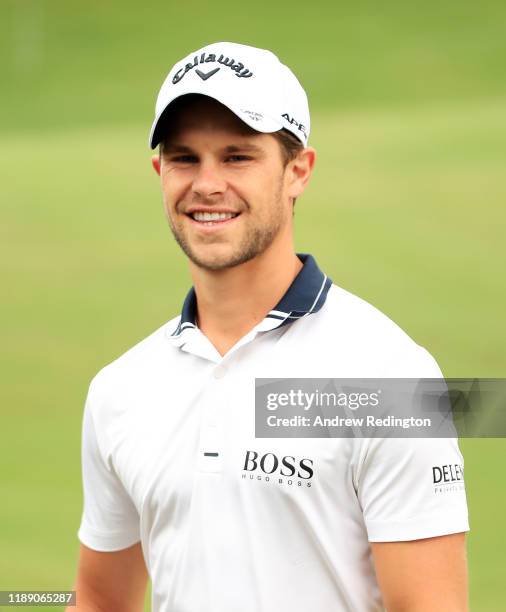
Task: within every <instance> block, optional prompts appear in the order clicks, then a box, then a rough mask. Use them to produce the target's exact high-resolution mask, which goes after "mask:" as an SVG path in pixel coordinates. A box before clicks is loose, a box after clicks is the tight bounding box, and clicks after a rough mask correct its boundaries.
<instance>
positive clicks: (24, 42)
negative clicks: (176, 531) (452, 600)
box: [0, 0, 506, 612]
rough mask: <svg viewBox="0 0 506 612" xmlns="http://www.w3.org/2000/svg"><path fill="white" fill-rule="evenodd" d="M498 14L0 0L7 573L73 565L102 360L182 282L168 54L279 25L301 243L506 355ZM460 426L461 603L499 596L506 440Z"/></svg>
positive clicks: (450, 331) (396, 300)
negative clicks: (157, 119)
mask: <svg viewBox="0 0 506 612" xmlns="http://www.w3.org/2000/svg"><path fill="white" fill-rule="evenodd" d="M505 24H506V4H505V3H504V2H499V1H487V0H484V1H481V2H480V3H476V2H465V1H464V2H457V1H449V0H440V1H439V2H431V1H429V2H425V3H423V4H422V3H410V2H405V1H404V2H401V1H400V0H395V1H385V2H382V3H378V2H373V1H366V2H357V1H356V2H345V3H337V2H330V1H328V2H323V1H316V2H311V3H309V2H296V1H292V2H289V3H288V2H280V3H275V2H272V0H271V1H266V0H257V1H256V2H254V3H251V2H250V3H239V2H237V3H231V2H225V1H224V0H215V1H214V2H209V3H207V2H201V1H199V0H195V1H193V2H190V3H188V4H186V3H182V2H171V1H165V2H160V1H152V2H149V1H145V2H134V1H125V0H123V1H122V2H119V1H115V0H110V1H107V0H101V1H99V0H87V1H86V2H84V1H83V0H75V1H73V2H68V1H63V0H54V1H50V0H46V1H44V0H39V1H36V0H2V2H1V4H0V73H1V83H0V168H1V180H0V204H1V215H2V217H1V225H0V231H1V246H0V248H1V259H0V261H1V264H0V265H1V272H2V283H1V286H2V290H3V291H2V293H3V295H2V300H1V306H0V308H1V318H0V320H1V337H2V352H1V360H2V361H1V369H2V389H1V398H0V400H1V403H0V410H1V419H0V427H1V430H0V431H1V438H0V470H1V474H0V590H2V589H3V590H5V589H66V588H70V587H71V585H72V581H73V578H74V574H75V561H76V554H77V548H78V542H77V538H76V531H77V528H78V525H79V520H80V513H81V503H82V497H81V482H80V457H79V447H80V427H81V416H82V406H83V401H84V397H85V394H86V391H87V385H88V382H89V380H90V378H91V377H92V376H93V375H94V373H95V372H96V371H97V370H98V369H99V368H101V367H102V366H103V365H105V364H106V363H108V362H109V361H111V360H112V359H114V358H115V357H116V356H118V355H119V354H121V353H122V352H123V351H124V350H126V349H127V348H128V347H130V346H131V345H133V344H134V343H136V342H137V341H138V340H140V339H141V338H142V337H144V336H145V335H147V334H148V333H149V332H150V331H152V330H154V329H155V328H157V327H158V326H159V325H161V324H162V323H163V322H164V321H166V320H168V319H169V318H171V317H172V316H174V315H175V314H177V312H178V311H179V308H180V305H181V301H182V299H183V297H184V295H185V293H186V290H187V289H188V286H189V276H188V274H187V269H186V265H185V260H184V258H183V257H182V255H181V254H180V253H179V250H178V248H177V246H176V245H175V243H174V241H173V240H172V237H171V235H170V232H169V230H168V228H167V227H166V223H165V219H164V216H163V212H162V207H161V198H160V195H159V186H158V183H157V180H156V177H155V175H154V174H153V172H152V170H151V168H150V161H149V158H150V151H149V149H148V146H147V138H148V133H149V128H150V123H151V118H152V113H153V107H154V99H155V96H156V93H157V91H158V88H159V86H160V84H161V82H162V80H163V78H164V77H165V75H166V72H167V71H168V69H169V68H170V66H171V65H172V64H173V63H174V62H175V61H176V60H178V59H179V58H180V57H181V56H182V55H184V54H186V53H187V52H190V51H191V50H193V49H196V48H198V47H200V46H202V45H204V44H205V43H208V42H212V41H217V40H232V41H236V42H244V43H248V44H254V45H256V46H261V47H267V48H270V49H272V50H273V51H275V52H276V53H277V54H278V55H279V56H280V57H281V59H282V60H284V61H285V62H286V63H288V64H289V65H290V66H291V67H292V68H293V70H294V71H295V72H296V74H297V75H298V76H299V78H300V80H301V81H302V82H303V84H304V86H305V87H306V89H307V91H308V94H309V98H310V104H311V108H312V120H313V132H312V137H311V141H312V144H313V146H315V147H316V148H317V150H318V153H319V163H318V166H317V170H316V172H315V176H314V179H313V182H312V184H311V185H310V187H309V189H308V191H307V194H305V195H304V197H303V198H302V199H300V200H299V201H298V203H297V209H296V224H297V234H296V240H297V248H298V250H299V251H309V252H313V253H314V254H315V255H316V256H317V259H318V261H319V263H320V265H321V266H322V267H323V269H325V270H326V271H327V273H328V274H329V275H330V276H331V277H332V278H333V280H334V281H335V282H336V283H338V284H340V285H341V286H343V287H345V288H347V289H348V290H350V291H353V292H355V293H357V294H358V295H360V296H361V297H363V298H365V299H367V300H368V301H370V302H372V303H373V304H375V305H376V306H377V307H379V308H380V309H381V310H383V311H384V312H385V313H386V314H388V315H389V316H390V317H391V318H393V319H394V320H395V321H397V323H399V324H400V325H401V326H402V327H403V328H404V329H405V330H406V331H407V332H408V333H409V334H410V335H411V336H412V337H413V338H414V339H415V340H416V341H417V342H418V343H420V344H422V345H424V346H426V347H427V348H428V349H429V350H430V351H431V352H432V353H433V354H434V356H435V357H436V358H437V359H438V361H439V363H440V365H441V367H442V369H443V371H444V373H445V374H446V375H447V376H450V377H474V376H497V377H501V376H504V375H505V366H506V360H505V344H506V326H505V324H504V312H505V311H506V290H505V283H504V268H505V264H506V245H505V240H504V227H505V221H506V212H505V202H506V181H505V179H504V174H505V167H506V111H505V102H506V81H505V78H504V74H505V68H506V26H505ZM461 447H462V449H463V452H464V455H465V460H466V481H467V491H468V499H469V506H470V513H471V525H472V532H471V534H470V536H469V540H468V542H469V546H468V550H469V559H470V579H471V604H472V605H471V609H472V610H478V611H480V612H481V611H483V612H489V611H494V612H495V611H498V610H502V609H504V608H503V605H504V603H503V598H504V595H505V588H504V571H505V569H506V564H505V562H504V548H505V546H506V537H505V536H504V532H503V524H502V521H503V520H504V515H505V512H506V491H505V478H504V451H505V448H506V445H505V443H504V441H503V440H493V439H489V440H464V441H463V442H462V443H461ZM46 609H51V608H46ZM54 609H56V608H54ZM147 609H148V608H147Z"/></svg>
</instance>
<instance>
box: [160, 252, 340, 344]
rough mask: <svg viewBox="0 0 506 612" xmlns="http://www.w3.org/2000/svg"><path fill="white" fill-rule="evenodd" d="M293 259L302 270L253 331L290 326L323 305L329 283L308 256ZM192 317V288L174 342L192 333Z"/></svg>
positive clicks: (175, 331)
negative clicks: (299, 262) (186, 333)
mask: <svg viewBox="0 0 506 612" xmlns="http://www.w3.org/2000/svg"><path fill="white" fill-rule="evenodd" d="M297 257H298V258H299V259H300V260H301V262H302V263H303V266H302V269H301V270H300V271H299V273H298V274H297V276H296V277H295V279H294V280H293V282H292V284H291V285H290V286H289V287H288V289H287V291H286V293H285V295H284V296H283V297H282V298H281V300H280V301H279V302H278V303H277V304H276V306H275V307H274V308H273V309H272V310H270V311H269V312H268V313H267V314H266V315H265V318H264V319H263V321H261V322H260V323H259V324H258V325H257V326H256V330H257V331H268V330H271V329H275V328H276V327H282V326H283V325H288V324H289V323H293V322H294V321H295V320H296V319H300V318H302V317H306V316H308V315H310V314H313V313H315V312H318V311H319V310H320V308H321V307H322V306H323V304H324V303H325V300H326V299H327V293H328V291H329V289H330V287H331V285H332V280H331V279H330V278H329V277H328V276H327V275H326V274H324V273H323V272H322V271H321V270H320V268H319V267H318V264H317V263H316V261H315V259H314V258H313V257H312V256H311V255H308V254H304V253H298V254H297ZM196 315H197V296H196V294H195V289H194V288H193V287H192V288H191V289H190V291H189V292H188V294H187V296H186V298H185V301H184V303H183V309H182V311H181V317H180V318H179V321H178V323H177V326H176V329H175V330H174V331H173V332H172V334H171V336H172V337H173V338H178V337H180V336H181V335H182V334H183V332H184V331H185V330H186V329H194V328H195V327H196Z"/></svg>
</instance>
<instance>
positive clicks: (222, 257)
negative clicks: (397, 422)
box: [186, 251, 258, 272]
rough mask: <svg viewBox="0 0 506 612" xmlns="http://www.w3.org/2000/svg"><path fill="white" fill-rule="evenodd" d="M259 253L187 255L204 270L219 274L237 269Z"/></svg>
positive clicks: (191, 253)
mask: <svg viewBox="0 0 506 612" xmlns="http://www.w3.org/2000/svg"><path fill="white" fill-rule="evenodd" d="M257 254H258V253H257V252H256V251H244V252H241V253H214V254H210V253H205V254H200V253H195V252H190V253H188V252H187V253H186V255H187V256H188V258H189V259H190V261H191V262H192V263H193V264H194V265H195V266H197V267H198V268H200V269H202V270H207V271H209V272H219V271H220V270H228V269H231V268H236V267H237V266H240V265H241V264H243V263H246V262H247V261H250V260H251V259H253V257H255V256H256V255H257Z"/></svg>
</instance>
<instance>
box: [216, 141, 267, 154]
mask: <svg viewBox="0 0 506 612" xmlns="http://www.w3.org/2000/svg"><path fill="white" fill-rule="evenodd" d="M224 151H225V153H240V152H250V153H261V152H262V148H261V147H259V146H257V145H255V144H253V143H250V142H244V143H242V144H237V145H229V146H228V147H225V149H224Z"/></svg>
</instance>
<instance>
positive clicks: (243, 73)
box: [172, 53, 253, 85]
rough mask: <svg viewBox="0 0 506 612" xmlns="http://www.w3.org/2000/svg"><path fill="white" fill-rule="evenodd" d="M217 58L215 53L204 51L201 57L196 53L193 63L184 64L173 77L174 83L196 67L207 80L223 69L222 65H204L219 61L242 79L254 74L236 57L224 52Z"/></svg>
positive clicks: (203, 78) (197, 71)
mask: <svg viewBox="0 0 506 612" xmlns="http://www.w3.org/2000/svg"><path fill="white" fill-rule="evenodd" d="M216 58H217V55H216V54H215V53H202V54H201V55H200V57H199V56H198V55H196V56H195V57H194V58H193V63H191V62H188V63H187V64H185V65H184V67H183V68H180V69H179V70H178V71H177V72H176V74H175V75H174V76H173V77H172V83H173V84H174V85H175V84H176V83H179V81H181V80H182V79H183V78H184V77H185V76H186V75H187V74H188V72H190V70H193V69H194V68H195V69H196V70H195V72H196V74H198V76H199V77H200V78H201V79H202V80H203V81H207V79H209V78H210V77H212V76H213V75H215V74H216V73H217V72H218V71H219V70H220V69H221V66H217V67H216V68H212V67H211V66H209V65H207V66H203V64H213V63H218V64H221V65H223V66H226V67H227V68H230V70H233V71H234V72H235V76H236V77H239V78H242V79H247V78H249V77H251V76H253V73H252V72H251V71H250V70H248V69H247V68H246V67H245V66H244V64H242V63H241V62H236V61H235V59H234V58H229V57H225V56H224V55H223V54H221V55H220V56H218V59H216ZM197 66H202V69H200V68H197ZM209 68H210V69H209Z"/></svg>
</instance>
